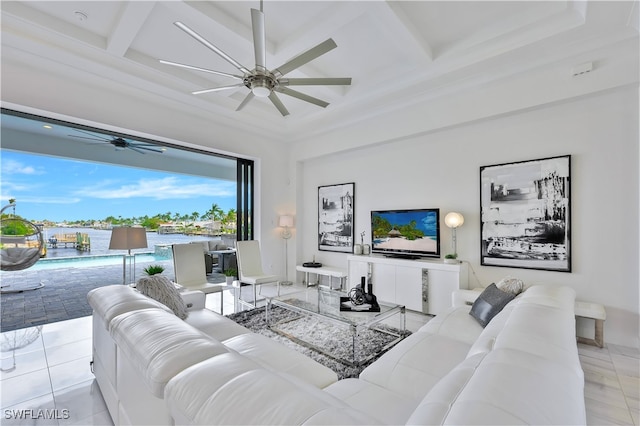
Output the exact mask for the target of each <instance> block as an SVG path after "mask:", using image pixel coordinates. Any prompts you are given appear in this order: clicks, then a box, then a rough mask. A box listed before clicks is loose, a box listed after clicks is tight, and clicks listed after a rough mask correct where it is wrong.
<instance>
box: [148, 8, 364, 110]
mask: <svg viewBox="0 0 640 426" xmlns="http://www.w3.org/2000/svg"><path fill="white" fill-rule="evenodd" d="M174 25H176V26H177V27H178V28H180V29H181V30H182V31H184V32H185V33H187V34H188V35H190V36H191V37H193V38H194V39H196V40H197V41H198V42H200V43H202V44H203V45H204V46H206V47H207V48H209V49H210V50H212V51H213V52H215V53H216V54H218V55H219V56H220V57H222V58H223V59H224V60H226V61H227V62H229V63H230V64H231V65H233V66H234V67H236V68H237V69H238V70H239V71H240V72H242V75H236V74H229V73H225V72H220V71H214V70H210V69H206V68H200V67H196V66H192V65H186V64H181V63H177V62H171V61H165V60H162V59H161V60H160V62H161V63H163V64H166V65H173V66H176V67H181V68H186V69H190V70H195V71H202V72H207V73H211V74H216V75H221V76H224V77H229V78H233V79H235V80H240V82H239V83H237V84H232V85H229V86H221V87H215V88H213V89H205V90H198V91H195V92H192V93H193V94H194V95H200V94H203V93H210V92H218V91H221V90H229V89H236V88H238V87H246V88H247V89H249V90H250V92H249V94H248V95H247V96H246V97H245V98H244V100H243V101H242V102H241V103H240V105H239V106H238V108H237V109H236V111H240V110H241V109H242V108H244V107H245V106H246V105H247V104H248V103H249V101H251V100H252V99H253V98H254V97H256V96H257V97H259V98H269V100H270V101H271V103H273V105H274V106H275V107H276V108H277V109H278V111H280V114H282V115H283V116H286V115H288V114H289V111H288V110H287V108H286V107H285V106H284V104H283V103H282V101H280V98H279V97H278V95H276V92H278V93H282V94H284V95H288V96H292V97H294V98H298V99H301V100H303V101H306V102H310V103H312V104H314V105H318V106H321V107H323V108H324V107H326V106H327V105H329V103H328V102H325V101H323V100H321V99H318V98H315V97H313V96H309V95H306V94H304V93H300V92H298V91H296V90H293V89H290V88H289V86H315V85H334V86H349V85H351V78H283V77H284V75H286V74H288V73H289V72H291V71H293V70H295V69H297V68H299V67H301V66H302V65H304V64H306V63H308V62H311V61H313V60H314V59H316V58H318V57H319V56H322V55H324V54H325V53H327V52H329V51H330V50H332V49H335V48H336V47H338V45H337V44H336V43H335V41H333V39H330V38H329V39H327V40H325V41H323V42H322V43H320V44H318V45H317V46H315V47H312V48H311V49H308V50H306V51H304V52H302V53H301V54H299V55H298V56H296V57H294V58H293V59H290V60H289V61H287V62H286V63H284V64H282V65H281V66H279V67H277V68H274V69H273V70H271V71H269V70H268V69H267V65H266V51H267V48H266V32H265V25H264V13H263V12H262V1H260V10H257V9H251V26H252V30H253V47H254V53H255V62H256V66H255V68H254V69H252V70H250V69H248V68H247V67H245V66H243V65H242V64H240V63H239V62H238V61H236V60H235V59H233V58H232V57H231V56H229V55H227V54H226V53H225V52H223V51H222V50H220V49H219V48H218V47H216V46H215V45H213V44H212V43H210V42H209V41H208V40H206V39H205V38H204V37H202V36H201V35H200V34H198V33H197V32H195V31H194V30H192V29H191V28H189V27H188V26H187V25H185V24H183V23H182V22H179V21H178V22H174Z"/></svg>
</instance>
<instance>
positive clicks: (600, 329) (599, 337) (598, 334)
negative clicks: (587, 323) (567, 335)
mask: <svg viewBox="0 0 640 426" xmlns="http://www.w3.org/2000/svg"><path fill="white" fill-rule="evenodd" d="M591 319H594V320H595V333H594V338H593V339H589V338H586V337H582V336H578V339H577V340H578V343H584V344H585V345H591V346H597V347H599V348H603V347H604V320H601V319H595V318H591Z"/></svg>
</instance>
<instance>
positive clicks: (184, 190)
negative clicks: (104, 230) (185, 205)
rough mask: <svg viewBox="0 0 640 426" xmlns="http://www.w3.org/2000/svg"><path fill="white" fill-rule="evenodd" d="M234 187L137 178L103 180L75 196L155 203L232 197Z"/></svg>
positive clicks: (171, 178)
mask: <svg viewBox="0 0 640 426" xmlns="http://www.w3.org/2000/svg"><path fill="white" fill-rule="evenodd" d="M235 188H236V185H235V183H233V182H219V181H212V182H204V181H203V182H193V181H191V180H180V179H179V178H177V177H166V178H163V179H140V180H138V181H137V182H134V183H126V184H121V183H117V182H114V181H103V182H101V183H97V184H95V185H93V186H91V187H86V188H81V189H79V190H77V191H75V192H74V193H75V195H78V196H83V197H91V198H100V199H125V198H153V199H155V200H168V199H187V198H196V197H203V196H207V197H232V196H234V195H235Z"/></svg>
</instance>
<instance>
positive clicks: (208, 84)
mask: <svg viewBox="0 0 640 426" xmlns="http://www.w3.org/2000/svg"><path fill="white" fill-rule="evenodd" d="M1 7H2V74H3V75H2V85H3V87H2V89H3V100H4V101H10V102H17V103H21V102H22V100H20V91H19V89H17V87H20V86H21V85H30V86H32V85H38V82H37V81H33V77H29V76H24V75H20V73H17V72H12V70H13V69H14V68H13V67H14V66H16V65H18V64H19V65H20V66H22V67H24V66H29V67H31V68H33V69H39V70H42V71H41V72H45V70H46V72H47V73H53V74H59V75H61V76H67V77H68V78H70V79H73V80H74V81H76V82H77V84H78V87H82V86H83V85H93V86H100V87H101V88H103V89H104V90H105V91H110V90H113V91H116V92H119V93H130V94H131V96H136V97H138V98H148V99H149V101H150V102H151V101H154V102H156V101H157V99H158V97H160V98H162V99H163V102H167V103H171V104H174V105H175V106H176V107H177V108H182V109H185V110H188V111H193V112H194V113H197V114H207V115H209V116H210V117H211V120H214V121H218V122H219V123H220V125H224V126H229V127H232V128H233V127H235V128H243V127H247V126H249V125H250V126H251V127H252V129H254V130H255V131H259V132H270V133H271V134H273V135H277V136H278V137H280V138H282V139H284V140H294V138H293V137H292V135H293V134H296V135H297V136H298V137H300V135H313V134H315V133H317V132H321V131H325V130H326V128H327V123H331V124H330V126H345V125H348V124H349V123H352V122H356V121H358V120H360V119H361V118H362V117H364V116H367V117H371V116H372V115H375V114H376V113H377V112H376V111H380V113H382V112H383V111H388V110H389V109H393V108H402V107H403V106H404V107H406V105H410V104H415V103H416V101H417V100H420V101H429V102H436V101H437V99H438V98H440V97H443V96H447V95H449V94H452V93H456V92H460V91H464V90H470V89H472V88H474V87H477V86H481V85H485V84H487V83H490V82H493V81H496V80H500V79H504V78H508V77H510V76H514V75H517V74H520V73H524V72H527V71H529V70H532V69H540V68H543V67H545V66H549V65H550V64H553V63H556V62H558V61H560V60H566V58H571V57H576V60H578V59H577V58H578V57H580V55H581V54H584V53H587V52H590V51H595V50H598V49H600V50H601V49H603V48H606V47H607V46H616V45H617V44H619V43H623V42H625V41H626V40H629V39H633V38H636V39H637V37H638V27H639V25H638V3H637V2H636V1H621V2H593V1H530V2H529V1H513V2H510V1H498V2H485V1H471V2H466V1H371V2H369V1H317V2H316V1H270V0H267V1H265V2H264V4H263V10H264V14H265V17H266V18H265V19H266V21H265V22H266V23H265V26H266V34H267V58H266V60H267V67H268V68H269V69H273V68H275V67H277V66H279V65H281V64H283V63H284V62H286V61H287V60H289V59H291V58H292V57H294V56H295V55H297V54H299V53H301V52H303V51H305V50H307V49H309V48H311V47H312V46H315V45H316V44H318V43H320V42H322V41H324V40H326V39H327V38H333V39H334V40H335V42H336V43H337V45H338V47H337V48H336V49H334V50H332V51H330V52H328V53H326V54H324V55H322V56H320V57H319V58H317V59H315V60H313V61H312V62H310V63H308V64H306V65H304V66H302V67H300V68H299V69H297V70H294V71H292V72H291V73H290V74H289V75H288V77H351V78H352V79H353V80H352V84H351V86H332V87H325V86H307V87H299V88H298V87H297V88H296V89H297V90H299V91H300V92H303V93H306V94H309V95H311V96H314V97H317V98H320V99H323V100H326V101H327V102H329V103H330V105H329V106H327V107H326V108H321V107H318V106H316V105H313V104H310V103H307V102H304V101H301V100H299V99H295V98H292V97H288V96H285V95H280V98H281V100H282V102H283V103H284V104H285V106H286V107H287V109H288V110H289V111H290V113H291V114H290V115H289V116H287V117H282V116H281V115H280V114H279V112H278V111H277V110H276V109H275V108H274V107H273V105H271V103H270V102H269V101H268V100H267V99H254V100H253V101H252V102H251V103H250V104H248V105H247V106H246V107H245V108H244V109H243V110H242V111H235V110H236V108H237V107H238V105H239V104H240V102H242V100H243V99H244V97H245V96H246V94H247V93H248V89H246V88H244V87H243V88H238V89H235V90H227V91H222V92H213V93H207V94H202V95H197V96H196V95H193V94H191V92H192V91H197V90H201V89H207V88H213V87H218V86H224V85H228V84H232V83H234V81H230V79H229V78H227V77H224V76H218V75H213V74H208V73H203V72H198V71H191V70H187V69H181V68H175V67H171V66H167V65H163V64H161V63H160V62H159V61H158V60H159V59H165V60H169V61H174V62H181V63H185V64H190V65H194V66H198V67H203V68H208V69H213V70H217V71H222V72H225V73H232V74H237V73H238V70H236V69H235V68H234V67H233V66H232V65H231V64H230V63H229V62H227V61H225V60H224V59H222V58H221V57H219V56H218V55H216V54H215V53H214V52H212V51H211V50H209V49H207V48H206V47H204V46H203V45H201V44H200V43H198V42H196V41H195V40H194V39H193V38H191V37H190V36H188V35H187V34H185V32H183V31H181V30H180V29H179V28H177V27H176V26H175V25H174V22H175V21H181V22H184V23H185V24H187V25H188V26H189V27H191V28H192V29H194V30H195V31H197V32H198V33H199V34H201V35H202V36H203V37H205V38H206V39H207V40H208V41H210V42H211V43H213V44H214V45H216V46H217V47H218V48H220V49H222V50H223V51H224V52H226V53H227V54H228V55H230V56H231V57H233V58H234V59H235V60H237V61H238V62H240V63H241V64H243V65H244V66H245V67H247V68H249V69H252V68H253V67H254V57H253V41H252V32H251V14H250V9H251V8H260V2H259V1H225V2H221V1H210V2H209V1H132V2H125V1H104V2H103V1H65V2H59V1H21V2H14V1H6V0H5V1H2V4H1ZM593 60H594V61H597V60H598V58H595V57H594V58H593ZM575 65H579V64H578V63H576V64H575ZM15 69H18V68H15ZM566 72H567V74H569V73H570V72H571V69H570V68H568V69H567V70H566ZM29 78H31V80H29ZM41 90H42V91H43V92H44V91H46V90H47V88H46V87H42V88H41ZM5 95H6V96H5ZM69 96H79V94H78V93H75V94H69ZM318 123H323V125H322V129H320V128H319V127H320V126H318Z"/></svg>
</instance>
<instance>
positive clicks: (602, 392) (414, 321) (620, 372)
mask: <svg viewBox="0 0 640 426" xmlns="http://www.w3.org/2000/svg"><path fill="white" fill-rule="evenodd" d="M295 289H296V288H295V287H294V288H289V289H286V288H284V291H293V290H295ZM207 307H209V308H210V309H211V308H213V309H214V310H215V311H217V312H219V307H220V299H219V297H218V295H210V296H208V297H207ZM231 312H233V297H232V296H231V295H230V294H229V295H225V313H226V314H228V313H231ZM426 320H427V318H426V317H424V316H423V315H418V314H415V313H410V314H409V315H407V328H408V329H409V330H412V331H413V330H416V329H417V328H419V327H420V326H422V324H424V323H425V322H426ZM30 338H31V339H32V341H31V342H30V343H28V344H24V343H25V341H24V339H28V340H31V339H30ZM21 343H22V344H21ZM0 344H1V345H2V346H1V349H2V352H1V357H2V363H1V369H0V407H1V408H2V413H1V414H0V423H1V424H3V425H112V424H113V423H112V422H111V418H110V417H109V413H108V412H107V409H106V406H105V404H104V401H103V399H102V395H101V394H100V390H99V389H98V386H97V384H96V383H95V380H94V378H93V374H92V373H91V370H90V367H89V361H90V360H91V317H85V318H78V319H74V320H69V321H63V322H58V323H52V324H46V325H44V326H41V327H40V328H35V327H32V328H30V329H23V330H17V331H10V332H6V333H2V334H1V335H0ZM16 346H18V347H19V348H18V349H16V350H15V351H12V350H10V348H12V347H16ZM578 350H579V354H580V361H581V364H582V368H583V370H584V372H585V402H586V407H587V424H589V425H602V424H627V425H636V426H637V425H639V424H640V423H639V421H640V415H639V411H640V379H639V374H638V371H639V369H640V351H639V350H638V349H633V348H626V347H622V346H616V345H607V347H606V348H604V349H598V348H595V347H592V346H586V345H582V344H580V345H578ZM14 360H15V361H14Z"/></svg>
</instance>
